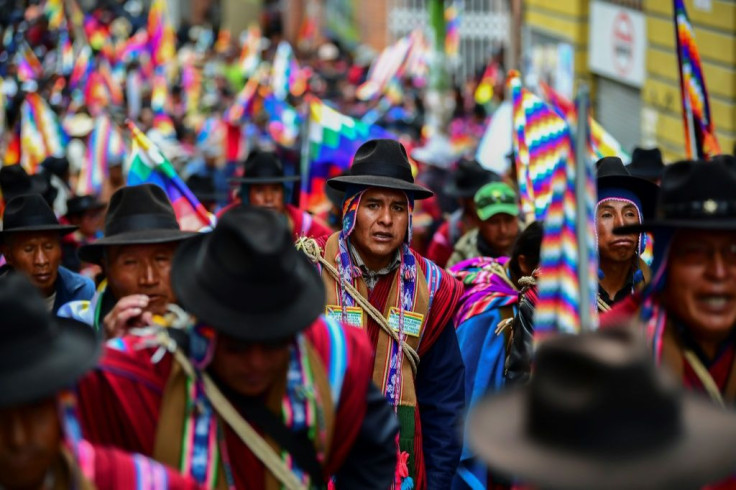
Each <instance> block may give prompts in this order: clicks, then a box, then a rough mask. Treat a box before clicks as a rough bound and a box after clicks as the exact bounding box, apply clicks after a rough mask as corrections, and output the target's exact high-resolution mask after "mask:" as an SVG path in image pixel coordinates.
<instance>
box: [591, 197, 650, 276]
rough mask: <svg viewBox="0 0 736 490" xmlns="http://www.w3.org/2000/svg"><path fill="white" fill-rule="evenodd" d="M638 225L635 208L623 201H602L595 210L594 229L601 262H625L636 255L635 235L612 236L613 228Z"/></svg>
mask: <svg viewBox="0 0 736 490" xmlns="http://www.w3.org/2000/svg"><path fill="white" fill-rule="evenodd" d="M638 224H639V211H638V210H637V209H636V206H634V205H633V204H629V203H627V202H625V201H614V200H608V201H603V202H602V203H601V204H600V205H599V206H598V209H597V210H596V214H595V227H596V231H597V233H598V254H599V257H600V258H601V260H602V261H609V262H627V261H630V260H631V259H632V257H633V256H634V254H635V253H636V247H637V245H638V240H637V236H636V234H631V235H614V234H613V230H614V228H618V227H620V226H627V225H638Z"/></svg>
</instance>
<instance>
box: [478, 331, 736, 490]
mask: <svg viewBox="0 0 736 490" xmlns="http://www.w3.org/2000/svg"><path fill="white" fill-rule="evenodd" d="M535 363H536V364H535V370H534V371H535V372H534V376H533V377H532V379H531V382H530V384H528V385H526V386H524V387H521V388H516V389H511V390H508V391H506V392H504V393H502V394H499V395H497V396H495V397H491V398H490V399H487V400H485V401H482V402H480V403H479V404H477V405H476V407H475V409H474V410H473V411H472V412H471V414H470V418H469V431H468V433H469V435H470V441H471V444H472V446H473V448H474V449H475V452H476V454H477V455H478V457H479V458H480V459H482V460H483V461H485V462H486V463H487V464H488V465H489V466H490V468H491V469H492V470H494V471H498V472H499V473H501V474H505V475H509V476H513V477H515V478H517V479H518V480H520V481H522V482H524V483H527V484H532V485H536V486H538V487H541V488H545V489H565V490H576V489H579V490H583V489H586V490H587V489H591V488H595V489H602V490H608V489H610V490H614V489H616V490H618V489H623V488H627V489H628V488H636V489H661V490H665V489H667V490H670V489H692V488H700V487H702V486H703V485H704V484H707V483H711V482H714V481H718V480H719V479H720V478H722V477H725V476H727V475H728V474H729V473H732V471H733V468H734V467H736V452H734V451H733V447H734V444H736V415H735V414H733V413H732V412H730V411H726V410H723V409H720V408H718V407H716V406H714V405H713V404H712V403H711V402H710V401H709V400H706V399H704V398H701V395H696V394H692V393H689V394H687V395H683V394H682V393H681V392H680V388H679V386H677V383H676V382H675V381H674V380H673V379H672V378H671V377H670V376H667V375H665V373H663V372H661V371H657V370H656V368H655V366H654V363H653V362H652V360H651V354H650V353H649V350H648V349H647V348H646V347H645V343H644V342H643V339H642V338H641V334H640V333H638V332H635V331H634V330H629V329H623V328H612V329H608V330H606V331H601V332H597V333H586V334H582V335H577V336H573V335H567V336H559V337H557V338H553V339H550V340H548V341H546V342H544V343H543V344H542V345H541V346H540V348H539V350H538V352H537V355H536V361H535Z"/></svg>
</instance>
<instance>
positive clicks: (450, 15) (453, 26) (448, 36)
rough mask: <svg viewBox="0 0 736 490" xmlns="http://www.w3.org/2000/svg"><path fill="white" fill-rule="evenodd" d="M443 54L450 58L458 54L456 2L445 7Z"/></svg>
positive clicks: (458, 14)
mask: <svg viewBox="0 0 736 490" xmlns="http://www.w3.org/2000/svg"><path fill="white" fill-rule="evenodd" d="M445 54H447V56H449V57H451V58H456V57H458V56H459V55H460V11H459V9H458V5H457V3H456V2H453V3H450V4H449V5H447V7H445Z"/></svg>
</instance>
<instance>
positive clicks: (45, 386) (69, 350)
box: [0, 272, 100, 408]
mask: <svg viewBox="0 0 736 490" xmlns="http://www.w3.org/2000/svg"><path fill="white" fill-rule="evenodd" d="M0 311H2V312H3V314H2V315H0V336H1V337H2V339H3V341H2V342H0V408H3V407H9V406H14V405H20V404H23V403H27V402H31V401H34V400H38V399H41V398H44V397H48V396H52V395H54V394H55V393H56V392H58V391H59V390H61V389H63V388H66V387H70V386H71V385H73V383H74V382H75V381H76V380H77V379H79V377H81V376H82V375H83V374H84V373H85V372H87V371H88V370H89V369H91V368H92V367H94V365H95V364H96V362H97V358H98V355H99V352H100V346H99V343H98V340H97V336H96V335H95V332H94V330H92V329H91V328H90V327H89V325H85V324H84V323H80V322H77V321H75V320H70V319H66V318H57V317H54V316H52V315H51V314H49V313H48V309H47V308H46V304H45V302H44V300H43V298H42V297H41V295H40V294H39V292H38V290H37V289H36V288H35V287H34V286H33V285H32V284H31V283H30V282H29V281H28V279H27V278H26V277H25V276H24V275H22V274H19V273H16V272H10V273H8V274H6V275H4V276H2V277H0Z"/></svg>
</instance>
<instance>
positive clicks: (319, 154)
mask: <svg viewBox="0 0 736 490" xmlns="http://www.w3.org/2000/svg"><path fill="white" fill-rule="evenodd" d="M375 138H394V136H393V135H392V134H391V133H389V132H388V131H386V130H385V129H383V128H381V127H378V126H374V125H370V124H365V123H363V122H361V121H359V120H356V119H353V118H352V117H349V116H346V115H344V114H341V113H339V112H337V111H336V110H335V109H332V108H331V107H329V106H327V105H326V104H325V103H324V102H322V101H321V100H319V99H317V98H312V99H311V100H310V103H309V135H308V143H309V158H308V159H307V160H306V161H303V162H302V169H301V174H302V189H301V206H302V208H303V209H310V210H315V209H318V208H319V207H320V206H321V205H322V204H323V203H324V202H325V200H326V197H325V195H324V186H325V182H326V181H327V179H329V178H331V177H334V176H336V175H339V174H340V173H341V172H343V171H345V170H347V169H348V168H350V164H351V163H352V161H353V155H355V152H356V151H357V149H358V148H359V147H360V145H362V144H363V143H365V142H366V141H368V140H370V139H375Z"/></svg>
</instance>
